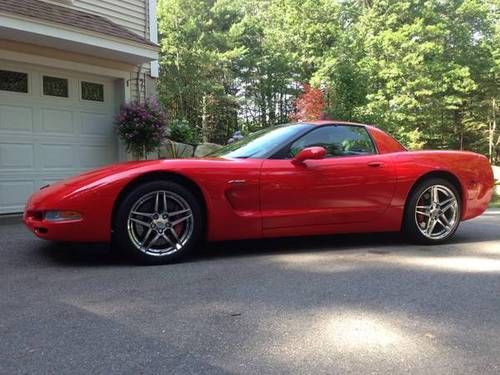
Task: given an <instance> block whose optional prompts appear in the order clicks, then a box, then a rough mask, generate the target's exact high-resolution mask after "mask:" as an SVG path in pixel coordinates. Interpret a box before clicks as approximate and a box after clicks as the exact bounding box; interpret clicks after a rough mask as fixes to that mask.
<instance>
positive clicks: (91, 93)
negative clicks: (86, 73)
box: [82, 81, 104, 102]
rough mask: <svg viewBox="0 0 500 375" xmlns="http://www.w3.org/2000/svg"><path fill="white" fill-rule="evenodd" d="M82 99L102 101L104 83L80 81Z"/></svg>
mask: <svg viewBox="0 0 500 375" xmlns="http://www.w3.org/2000/svg"><path fill="white" fill-rule="evenodd" d="M82 99H83V100H92V101H94V102H103V101H104V85H102V84H100V83H93V82H85V81H82Z"/></svg>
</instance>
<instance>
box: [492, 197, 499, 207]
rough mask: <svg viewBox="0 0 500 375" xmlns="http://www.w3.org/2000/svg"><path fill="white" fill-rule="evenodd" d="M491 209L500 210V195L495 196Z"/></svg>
mask: <svg viewBox="0 0 500 375" xmlns="http://www.w3.org/2000/svg"><path fill="white" fill-rule="evenodd" d="M490 208H500V195H494V196H493V199H492V200H491V203H490Z"/></svg>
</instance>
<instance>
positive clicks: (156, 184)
mask: <svg viewBox="0 0 500 375" xmlns="http://www.w3.org/2000/svg"><path fill="white" fill-rule="evenodd" d="M158 192H166V193H163V194H171V195H172V196H173V197H174V199H177V200H178V201H180V202H181V203H183V204H187V205H188V206H189V209H190V210H191V213H192V218H191V219H186V223H187V220H189V224H186V225H190V228H191V230H190V235H189V237H187V238H186V242H185V243H184V244H183V245H182V246H181V247H180V248H172V250H171V252H168V251H166V252H165V253H163V254H162V253H160V250H158V254H154V253H155V252H156V250H155V249H153V248H152V249H149V246H151V245H149V246H146V245H145V246H143V247H142V248H143V249H142V250H141V249H140V248H139V246H138V244H137V242H139V241H138V239H137V237H138V236H136V234H137V231H144V232H143V233H145V232H147V231H151V235H150V236H151V237H153V239H154V238H156V236H157V235H160V233H159V231H162V234H161V235H162V236H163V234H164V235H165V236H168V237H170V240H171V241H173V242H176V241H175V239H174V238H172V237H171V234H170V231H173V230H175V228H174V226H173V225H171V224H170V222H169V223H168V224H165V223H157V222H156V221H155V223H157V225H156V228H155V229H152V228H150V227H148V226H145V225H143V224H134V223H135V222H134V223H132V222H130V221H129V214H130V213H131V211H132V209H133V208H134V206H135V205H136V204H138V202H140V201H141V200H142V199H154V198H152V197H156V194H157V193H158ZM160 194H161V193H160ZM148 197H149V198H148ZM160 197H163V195H160ZM169 199H170V198H169ZM143 204H154V203H153V202H151V203H149V202H146V203H143ZM170 204H171V205H172V203H170ZM174 204H175V202H174ZM167 206H168V203H167ZM141 211H142V210H141ZM153 211H159V210H155V209H154V208H153ZM166 212H167V211H165V213H166ZM178 212H180V211H178ZM188 214H189V213H188ZM157 216H158V215H157ZM159 216H160V218H159V219H158V220H162V218H161V216H162V215H161V214H160V215H159ZM135 217H136V216H134V218H135ZM138 218H140V216H138ZM153 219H154V218H153V217H149V218H146V219H145V220H144V221H145V222H147V223H148V224H151V223H153V221H154V220H153ZM141 220H142V218H141ZM165 220H167V221H169V220H172V223H173V222H174V221H173V219H170V218H167V219H165ZM204 221H205V220H204V215H203V210H202V207H201V204H200V202H199V200H198V199H197V197H196V196H195V195H194V194H193V193H192V192H191V190H190V189H188V188H186V187H185V186H183V185H181V184H179V183H177V182H173V181H166V180H164V181H151V182H146V183H144V184H141V185H139V186H137V187H136V188H134V189H133V190H132V191H130V192H129V193H128V194H127V195H126V196H125V198H124V199H123V200H122V201H121V202H120V203H119V207H118V209H117V211H116V215H115V217H114V221H113V230H114V231H113V246H114V247H117V248H118V250H119V251H123V252H126V253H127V254H129V255H130V256H132V258H133V259H134V260H135V261H137V262H139V263H141V264H166V263H172V262H176V261H179V260H181V259H183V258H185V257H186V256H187V255H189V254H191V253H193V251H194V250H195V249H196V247H197V245H198V244H199V242H200V240H201V238H202V235H203V233H204V225H205V223H204ZM129 224H130V225H129ZM153 224H154V223H153ZM153 224H151V225H153ZM160 224H161V225H162V229H158V228H159V227H160ZM178 225H183V224H177V226H178ZM137 228H141V229H137ZM129 229H130V231H129ZM131 232H132V233H133V234H131ZM167 232H168V233H169V234H167ZM174 235H175V233H174ZM151 237H149V240H151ZM134 241H135V243H134ZM151 241H152V240H151ZM159 241H160V242H164V245H163V246H169V245H170V244H169V243H167V242H166V241H167V238H164V237H161V238H159ZM180 242H181V241H179V242H178V245H179V246H180ZM173 245H174V244H172V246H173ZM176 245H177V244H176Z"/></svg>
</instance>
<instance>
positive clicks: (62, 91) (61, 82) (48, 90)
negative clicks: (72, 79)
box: [43, 76, 68, 98]
mask: <svg viewBox="0 0 500 375" xmlns="http://www.w3.org/2000/svg"><path fill="white" fill-rule="evenodd" d="M43 95H48V96H58V97H61V98H67V97H68V80H67V79H66V78H57V77H49V76H43Z"/></svg>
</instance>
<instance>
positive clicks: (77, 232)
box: [23, 207, 86, 242]
mask: <svg viewBox="0 0 500 375" xmlns="http://www.w3.org/2000/svg"><path fill="white" fill-rule="evenodd" d="M23 222H24V224H25V225H26V226H27V227H28V229H29V230H30V231H31V232H33V233H34V234H35V235H36V236H37V237H39V238H42V239H44V240H52V241H65V242H66V241H67V242H73V241H76V242H78V241H85V239H84V238H82V233H85V232H86V223H85V221H84V219H80V220H68V221H59V222H54V221H49V220H45V219H44V218H43V213H42V212H41V211H35V210H31V209H29V208H28V207H27V209H26V210H25V211H24V215H23Z"/></svg>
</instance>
